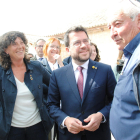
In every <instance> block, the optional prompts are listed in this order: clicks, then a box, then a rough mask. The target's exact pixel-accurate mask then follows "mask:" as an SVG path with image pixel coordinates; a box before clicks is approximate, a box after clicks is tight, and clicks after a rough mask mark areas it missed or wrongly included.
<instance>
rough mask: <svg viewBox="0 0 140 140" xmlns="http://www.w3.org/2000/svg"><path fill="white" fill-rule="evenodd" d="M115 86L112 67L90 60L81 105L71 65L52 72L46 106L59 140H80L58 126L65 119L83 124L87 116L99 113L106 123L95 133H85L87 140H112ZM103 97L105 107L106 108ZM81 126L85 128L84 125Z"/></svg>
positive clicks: (79, 134) (77, 135) (78, 135)
mask: <svg viewBox="0 0 140 140" xmlns="http://www.w3.org/2000/svg"><path fill="white" fill-rule="evenodd" d="M93 66H94V67H93ZM115 85H116V80H115V77H114V74H113V71H112V69H111V66H109V65H106V64H102V63H99V62H95V61H92V60H89V66H88V71H87V80H86V85H85V90H84V95H83V99H82V101H81V98H80V95H79V92H78V88H77V84H76V80H75V75H74V71H73V66H72V63H70V64H68V65H66V66H65V67H62V68H60V69H57V70H55V71H53V73H52V76H51V80H50V84H49V91H48V94H49V95H48V103H49V109H50V110H49V113H50V116H51V117H52V118H53V119H54V120H55V121H56V122H57V124H58V126H59V139H60V140H81V135H82V132H80V133H78V134H72V133H70V132H69V131H68V130H67V128H64V129H61V124H62V122H63V120H64V119H65V118H66V117H67V116H70V117H74V118H78V119H79V120H80V121H82V122H83V120H84V119H85V118H87V117H88V116H89V115H91V114H93V113H97V112H101V113H102V114H103V115H104V116H105V118H106V122H105V123H101V124H100V127H99V129H97V130H96V131H94V132H90V131H85V133H86V137H87V140H111V135H110V130H109V123H108V120H109V112H110V108H111V103H112V99H113V92H114V88H115ZM106 96H107V98H108V101H109V104H108V105H106V104H105V100H106ZM60 100H61V109H60V107H59V105H60ZM83 125H86V124H85V123H84V122H83Z"/></svg>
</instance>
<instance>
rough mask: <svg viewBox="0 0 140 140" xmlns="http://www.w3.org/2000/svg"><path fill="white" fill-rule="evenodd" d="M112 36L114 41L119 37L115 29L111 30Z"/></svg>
mask: <svg viewBox="0 0 140 140" xmlns="http://www.w3.org/2000/svg"><path fill="white" fill-rule="evenodd" d="M110 36H111V38H112V39H114V38H115V37H116V36H117V31H116V30H115V28H113V27H112V28H111V30H110Z"/></svg>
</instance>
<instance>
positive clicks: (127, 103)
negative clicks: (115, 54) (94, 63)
mask: <svg viewBox="0 0 140 140" xmlns="http://www.w3.org/2000/svg"><path fill="white" fill-rule="evenodd" d="M108 23H109V24H108V27H109V29H110V31H111V38H112V39H113V41H114V42H115V43H116V45H117V46H118V49H119V50H123V52H124V55H125V63H124V67H123V70H122V73H121V76H120V78H119V80H118V83H117V85H116V88H115V91H114V99H113V103H112V107H111V111H110V129H111V131H112V134H113V135H114V137H115V139H116V140H140V98H139V97H140V92H139V91H140V85H139V81H140V78H139V75H140V74H139V62H140V61H139V60H140V33H139V32H140V9H138V8H136V7H135V6H134V5H133V4H132V3H131V2H130V1H128V0H123V1H122V2H120V3H119V5H115V6H114V7H112V10H111V12H110V14H109V16H108Z"/></svg>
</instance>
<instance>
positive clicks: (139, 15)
mask: <svg viewBox="0 0 140 140" xmlns="http://www.w3.org/2000/svg"><path fill="white" fill-rule="evenodd" d="M137 23H138V28H139V30H140V14H138V16H137Z"/></svg>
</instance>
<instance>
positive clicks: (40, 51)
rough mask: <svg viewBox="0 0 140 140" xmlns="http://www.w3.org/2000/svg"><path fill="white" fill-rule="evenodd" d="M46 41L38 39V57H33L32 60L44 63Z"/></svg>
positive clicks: (36, 46) (36, 48)
mask: <svg viewBox="0 0 140 140" xmlns="http://www.w3.org/2000/svg"><path fill="white" fill-rule="evenodd" d="M45 42H46V41H45V40H44V39H38V40H37V41H36V44H35V50H36V55H35V57H32V58H31V60H38V61H40V62H41V61H42V60H43V58H44V56H43V45H44V44H45Z"/></svg>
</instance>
